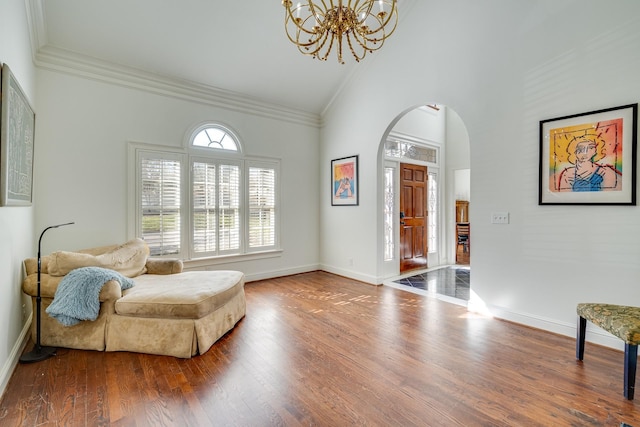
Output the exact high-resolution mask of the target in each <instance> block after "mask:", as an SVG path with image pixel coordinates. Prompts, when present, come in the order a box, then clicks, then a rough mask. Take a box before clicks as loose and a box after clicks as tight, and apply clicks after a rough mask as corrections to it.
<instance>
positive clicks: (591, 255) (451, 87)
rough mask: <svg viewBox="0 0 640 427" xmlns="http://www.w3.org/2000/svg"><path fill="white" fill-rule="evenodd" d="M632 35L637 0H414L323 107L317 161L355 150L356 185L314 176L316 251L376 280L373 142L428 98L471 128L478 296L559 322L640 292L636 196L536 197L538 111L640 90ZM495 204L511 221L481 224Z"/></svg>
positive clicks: (562, 111)
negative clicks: (579, 307)
mask: <svg viewBox="0 0 640 427" xmlns="http://www.w3.org/2000/svg"><path fill="white" fill-rule="evenodd" d="M460 11H464V13H461V12H460ZM639 46H640V2H637V1H635V0H612V1H607V2H602V1H598V0H580V1H578V0H563V1H558V0H539V1H530V0H486V1H482V2H477V1H475V0H452V1H448V2H437V1H432V0H428V1H420V2H415V3H413V6H412V8H411V10H410V11H405V13H404V14H403V16H402V19H401V22H400V24H399V26H398V29H397V30H396V33H395V34H394V35H393V36H392V37H391V38H390V39H389V40H387V42H386V44H385V47H384V48H383V49H382V50H381V51H379V52H376V53H375V54H374V55H371V57H368V58H367V60H366V61H365V62H364V63H363V65H364V66H365V67H366V68H364V69H362V70H361V72H360V73H359V74H358V76H357V78H356V79H353V81H352V82H351V84H350V85H349V86H348V87H346V88H344V90H343V92H342V94H341V96H340V97H339V98H338V99H337V100H336V102H335V103H334V104H333V105H332V107H331V108H330V109H329V111H328V112H327V114H326V117H325V118H324V119H325V123H326V126H325V128H324V129H323V134H322V144H323V146H322V161H323V163H324V164H328V163H329V161H330V159H331V158H336V157H340V156H344V155H350V154H359V155H360V173H361V175H360V177H361V182H362V183H361V186H360V189H361V191H362V193H361V196H360V205H359V206H358V207H354V208H350V209H340V210H338V209H335V208H331V207H330V205H329V203H328V200H329V196H328V194H327V192H328V188H325V189H323V195H322V199H321V200H322V203H321V212H322V236H323V240H322V247H321V257H322V263H323V265H324V266H325V267H326V268H327V269H329V270H332V269H334V270H344V269H345V264H344V260H345V259H348V258H353V260H354V266H353V273H352V276H353V277H356V278H360V279H363V280H370V281H372V282H376V281H379V279H380V278H379V270H378V269H377V266H376V262H375V261H376V260H377V259H378V254H379V251H380V250H381V248H380V247H379V243H380V241H379V240H378V239H377V238H376V234H377V233H376V223H377V220H376V215H375V214H374V213H377V215H379V214H380V213H379V212H377V208H376V207H377V200H376V197H377V193H376V190H375V188H376V185H379V182H381V178H380V177H379V176H377V168H376V158H375V154H376V151H377V149H378V144H379V142H380V139H381V136H382V135H383V134H384V131H385V128H386V127H387V126H388V124H389V123H390V122H391V121H392V120H393V119H394V118H395V117H396V116H397V115H398V114H399V113H400V112H402V111H404V110H405V109H406V108H408V107H410V106H414V105H419V104H424V103H425V102H430V101H432V100H437V101H438V102H439V103H442V104H445V105H447V106H449V107H451V108H453V109H454V110H455V111H456V112H457V113H458V114H459V115H460V117H461V118H462V120H463V122H464V123H465V125H466V127H467V130H468V133H469V139H470V144H471V164H470V168H471V182H472V184H471V193H472V197H471V198H472V199H473V209H472V210H471V222H473V223H474V229H473V239H474V256H473V258H472V261H471V262H472V264H471V265H472V275H471V286H472V290H473V291H474V292H475V293H476V294H477V297H478V299H479V300H481V301H482V302H484V303H485V304H486V305H487V307H488V308H489V309H490V310H491V311H492V312H493V313H494V314H496V315H498V316H500V317H504V318H508V319H511V320H516V321H519V322H522V323H526V324H530V325H533V326H537V327H542V328H546V329H549V330H554V331H557V332H560V333H565V334H567V335H573V334H574V332H575V321H576V314H575V307H576V304H577V303H578V302H580V301H603V302H611V303H621V304H635V305H640V292H638V289H637V287H638V283H637V278H638V277H639V273H640V267H639V265H640V264H639V263H638V262H637V260H638V258H639V257H640V246H639V245H638V244H637V237H638V236H639V235H640V221H638V217H639V214H640V212H639V210H640V208H638V207H606V206H594V207H589V206H585V207H580V206H538V204H537V194H538V125H539V121H540V120H543V119H547V118H552V117H559V116H563V115H567V114H572V113H580V112H586V111H591V110H595V109H599V108H606V107H613V106H617V105H625V104H629V103H635V102H638V100H639V99H640V79H638V78H637V70H638V69H639V65H640V49H638V47H639ZM371 88H375V90H371ZM321 172H322V174H323V175H322V177H321V182H325V181H326V182H328V176H327V173H328V169H327V171H325V169H321ZM495 211H500V212H502V211H507V212H509V213H510V215H511V223H510V224H508V225H492V224H490V215H491V212H495ZM354 242H355V243H354ZM598 339H600V338H598ZM602 341H603V342H604V341H606V342H605V343H607V344H608V343H613V342H614V341H608V340H607V339H606V338H605V337H602ZM612 345H618V343H617V342H616V343H615V344H612Z"/></svg>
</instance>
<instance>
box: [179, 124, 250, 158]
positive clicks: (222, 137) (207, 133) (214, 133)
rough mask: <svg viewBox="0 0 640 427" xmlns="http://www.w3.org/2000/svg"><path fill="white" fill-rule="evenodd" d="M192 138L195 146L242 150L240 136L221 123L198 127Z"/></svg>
mask: <svg viewBox="0 0 640 427" xmlns="http://www.w3.org/2000/svg"><path fill="white" fill-rule="evenodd" d="M194 134H195V135H194V137H193V139H192V140H191V141H192V145H193V146H194V147H203V148H215V149H218V150H227V151H235V152H239V151H240V144H239V143H238V138H236V136H235V135H234V134H233V133H232V132H231V131H229V130H228V129H226V128H224V127H222V126H220V125H205V126H202V127H200V128H199V129H196V131H195V132H194Z"/></svg>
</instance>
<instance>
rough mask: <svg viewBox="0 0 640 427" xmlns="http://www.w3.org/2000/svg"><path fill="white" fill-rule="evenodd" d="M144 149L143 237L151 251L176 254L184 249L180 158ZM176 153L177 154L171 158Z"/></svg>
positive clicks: (140, 167) (142, 191)
mask: <svg viewBox="0 0 640 427" xmlns="http://www.w3.org/2000/svg"><path fill="white" fill-rule="evenodd" d="M168 157H169V158H167V156H160V155H158V154H155V153H144V154H142V155H141V156H140V162H139V169H138V171H139V176H138V179H139V180H140V181H139V182H140V185H139V186H138V188H139V189H140V199H139V203H140V212H141V215H140V217H139V220H140V224H139V228H140V231H141V233H140V234H141V237H142V238H143V239H144V240H145V241H146V242H147V245H149V249H150V252H151V255H154V256H159V255H177V254H179V253H180V251H181V244H180V243H181V234H180V230H181V227H180V226H181V210H180V185H181V168H182V164H181V161H180V158H179V157H177V156H168ZM171 157H174V158H171Z"/></svg>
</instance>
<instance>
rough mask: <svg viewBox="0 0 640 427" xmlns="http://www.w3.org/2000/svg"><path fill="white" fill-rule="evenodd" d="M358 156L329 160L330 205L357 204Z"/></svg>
mask: <svg viewBox="0 0 640 427" xmlns="http://www.w3.org/2000/svg"><path fill="white" fill-rule="evenodd" d="M358 194H359V189H358V156H351V157H343V158H341V159H335V160H331V205H332V206H356V205H357V204H358Z"/></svg>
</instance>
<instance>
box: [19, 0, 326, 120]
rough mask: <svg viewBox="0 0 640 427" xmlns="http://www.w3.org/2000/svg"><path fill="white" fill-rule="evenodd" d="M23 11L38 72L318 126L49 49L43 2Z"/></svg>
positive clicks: (224, 94) (296, 115) (32, 1)
mask: <svg viewBox="0 0 640 427" xmlns="http://www.w3.org/2000/svg"><path fill="white" fill-rule="evenodd" d="M26 8H27V21H28V25H29V31H30V34H31V52H32V57H33V62H34V64H35V65H36V67H38V68H40V69H44V70H50V71H57V72H60V73H65V74H69V75H74V76H77V77H82V78H86V79H91V80H96V81H101V82H105V83H109V84H113V85H119V86H123V87H127V88H133V89H139V90H143V91H146V92H150V93H155V94H159V95H163V96H168V97H172V98H176V99H181V100H186V101H190V102H196V103H201V104H204V105H210V106H214V107H219V108H224V109H226V110H232V111H237V112H241V113H246V114H252V115H256V116H261V117H266V118H270V119H276V120H282V121H287V122H291V123H296V124H303V125H308V126H313V127H320V126H321V118H320V115H319V114H313V113H308V112H304V111H298V110H294V109H292V108H288V107H284V106H281V105H277V104H272V103H269V102H265V101H262V100H259V99H257V98H254V97H251V96H248V95H244V94H240V93H236V92H232V91H228V90H224V89H220V88H216V87H213V86H209V85H204V84H200V83H196V82H193V81H188V80H181V79H177V78H173V77H169V76H164V75H160V74H154V73H150V72H146V71H142V70H139V69H136V68H133V67H126V66H122V65H118V64H114V63H111V62H108V61H103V60H100V59H97V58H93V57H90V56H87V55H82V54H79V53H76V52H72V51H68V50H65V49H60V48H57V47H54V46H51V45H50V44H49V42H48V37H47V28H46V22H45V19H44V2H43V0H26Z"/></svg>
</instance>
